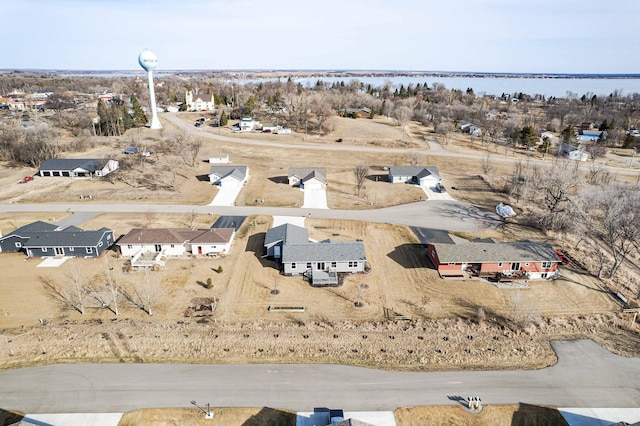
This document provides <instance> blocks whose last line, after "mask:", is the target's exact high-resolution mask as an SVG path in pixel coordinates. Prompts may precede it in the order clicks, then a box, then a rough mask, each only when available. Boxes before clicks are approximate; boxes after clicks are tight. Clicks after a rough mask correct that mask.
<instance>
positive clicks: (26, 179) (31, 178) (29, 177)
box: [20, 176, 33, 183]
mask: <svg viewBox="0 0 640 426" xmlns="http://www.w3.org/2000/svg"><path fill="white" fill-rule="evenodd" d="M32 180H33V176H25V177H24V178H23V179H22V180H21V181H20V183H27V182H31V181H32Z"/></svg>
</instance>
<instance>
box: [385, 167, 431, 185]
mask: <svg viewBox="0 0 640 426" xmlns="http://www.w3.org/2000/svg"><path fill="white" fill-rule="evenodd" d="M441 181H442V178H441V177H440V174H439V173H438V168H437V167H435V166H392V167H389V182H391V183H411V184H415V185H420V186H428V187H434V186H436V185H437V184H438V183H440V182H441Z"/></svg>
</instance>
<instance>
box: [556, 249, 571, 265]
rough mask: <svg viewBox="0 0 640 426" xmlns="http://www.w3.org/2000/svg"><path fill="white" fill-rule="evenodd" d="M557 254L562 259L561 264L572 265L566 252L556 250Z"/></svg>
mask: <svg viewBox="0 0 640 426" xmlns="http://www.w3.org/2000/svg"><path fill="white" fill-rule="evenodd" d="M556 254H557V255H558V257H559V258H560V263H562V264H563V265H568V264H569V263H571V261H570V260H569V258H568V257H567V255H566V254H565V252H563V251H562V250H556Z"/></svg>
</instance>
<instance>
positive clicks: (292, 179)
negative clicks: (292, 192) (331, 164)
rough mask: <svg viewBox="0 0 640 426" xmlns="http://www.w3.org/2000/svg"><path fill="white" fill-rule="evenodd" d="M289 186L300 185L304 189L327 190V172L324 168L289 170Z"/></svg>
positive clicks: (295, 168) (296, 168)
mask: <svg viewBox="0 0 640 426" xmlns="http://www.w3.org/2000/svg"><path fill="white" fill-rule="evenodd" d="M288 179H289V185H292V186H295V185H299V186H300V187H301V188H303V189H305V188H306V189H327V185H328V184H329V182H328V181H327V170H326V169H325V168H324V167H315V168H309V167H291V168H289V176H288Z"/></svg>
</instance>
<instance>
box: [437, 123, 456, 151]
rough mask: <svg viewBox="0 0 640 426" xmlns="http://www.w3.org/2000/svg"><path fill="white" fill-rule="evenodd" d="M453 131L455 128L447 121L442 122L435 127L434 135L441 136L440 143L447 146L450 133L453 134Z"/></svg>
mask: <svg viewBox="0 0 640 426" xmlns="http://www.w3.org/2000/svg"><path fill="white" fill-rule="evenodd" d="M454 130H455V126H454V125H453V123H450V122H448V121H442V122H440V123H438V124H437V125H436V133H437V134H439V135H441V136H442V141H443V142H444V144H445V145H449V141H450V140H451V133H453V131H454Z"/></svg>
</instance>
